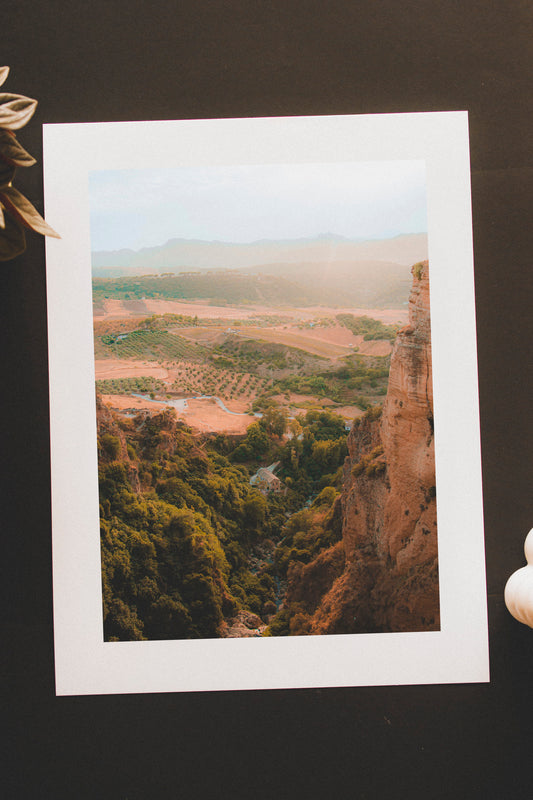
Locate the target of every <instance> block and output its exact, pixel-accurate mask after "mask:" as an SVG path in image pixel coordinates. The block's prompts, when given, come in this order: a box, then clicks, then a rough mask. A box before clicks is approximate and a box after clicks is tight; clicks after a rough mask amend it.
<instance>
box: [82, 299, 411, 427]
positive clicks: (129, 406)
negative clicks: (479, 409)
mask: <svg viewBox="0 0 533 800" xmlns="http://www.w3.org/2000/svg"><path fill="white" fill-rule="evenodd" d="M111 302H113V303H114V302H117V301H111ZM126 302H127V301H126ZM105 303H109V301H108V300H105ZM129 304H130V305H131V306H133V305H135V308H133V307H132V308H131V309H130V315H129V316H126V315H123V316H121V315H118V314H117V315H116V317H115V318H113V315H106V316H104V315H103V314H102V313H101V312H102V309H103V308H104V306H103V305H102V301H101V299H99V300H98V302H97V304H96V305H95V318H94V343H95V362H96V386H97V390H98V391H99V393H100V394H101V395H102V396H103V398H104V401H105V402H106V404H108V405H110V406H111V407H112V408H114V409H115V410H117V411H119V412H121V413H134V412H135V411H138V410H139V409H144V410H151V411H153V412H155V411H157V410H160V409H161V408H162V407H164V406H165V405H167V406H172V407H174V408H175V409H176V412H177V414H178V416H179V417H181V418H182V419H183V420H184V421H186V422H187V423H188V424H189V425H191V426H193V427H194V428H196V429H197V430H201V431H215V432H225V433H244V432H245V431H246V428H247V426H248V425H249V424H251V422H253V417H254V415H255V416H260V415H261V414H263V413H264V412H265V411H266V410H267V409H268V408H269V407H272V406H276V407H277V408H281V409H285V410H286V412H287V414H288V415H289V416H290V417H297V416H298V415H299V414H304V413H307V412H308V411H310V410H321V409H328V410H330V411H335V412H336V413H338V414H339V415H340V416H342V417H343V418H344V419H345V421H346V423H347V424H350V422H351V421H352V420H353V419H354V418H355V417H357V416H359V415H361V414H362V413H364V411H365V410H366V409H368V408H370V407H371V406H373V405H378V404H379V403H381V402H382V400H383V396H384V395H385V393H386V387H387V381H388V371H389V363H390V353H391V350H392V346H393V340H394V337H395V334H396V331H397V330H398V327H399V324H400V323H401V322H402V321H403V320H402V312H401V311H398V310H393V311H392V312H391V314H390V315H387V312H386V310H381V312H380V316H381V319H376V318H373V317H369V316H368V314H365V315H363V314H358V313H353V312H357V310H356V309H352V311H348V310H346V309H343V310H339V309H324V308H320V309H319V312H320V313H315V314H314V315H312V314H310V313H309V310H308V309H291V310H289V309H285V310H284V311H283V313H281V312H280V313H278V312H276V311H275V309H270V310H269V309H265V307H263V306H255V307H250V308H246V309H243V308H242V307H238V308H237V307H235V308H231V307H228V308H226V309H224V311H225V313H226V314H228V316H226V317H221V316H220V315H219V314H218V309H216V310H215V313H214V314H213V316H209V314H210V312H211V311H212V310H214V309H211V308H210V307H209V306H205V305H203V306H201V307H199V306H195V305H194V304H191V303H187V304H183V307H182V308H181V309H180V308H178V307H174V308H173V310H172V312H170V311H168V310H167V311H165V313H163V314H153V313H144V314H143V313H142V311H143V309H142V308H141V301H138V300H131V301H129ZM175 305H176V306H178V305H179V304H177V303H176V304H175ZM185 306H186V307H185ZM180 311H181V312H182V313H178V312H180ZM191 311H197V312H200V313H194V314H192V313H191ZM333 311H336V312H337V313H335V314H334V313H333ZM231 312H232V315H230V314H231ZM392 315H393V318H395V319H397V320H398V322H397V324H396V325H394V324H392V323H391V322H390V319H391V316H392Z"/></svg>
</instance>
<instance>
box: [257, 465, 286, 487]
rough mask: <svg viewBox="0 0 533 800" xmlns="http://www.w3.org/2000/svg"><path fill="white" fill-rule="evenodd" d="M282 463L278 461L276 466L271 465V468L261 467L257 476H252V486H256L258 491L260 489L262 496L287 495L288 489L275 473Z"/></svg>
mask: <svg viewBox="0 0 533 800" xmlns="http://www.w3.org/2000/svg"><path fill="white" fill-rule="evenodd" d="M279 464H280V462H279V461H276V463H275V464H271V465H270V466H269V467H260V469H258V470H257V472H256V473H255V475H252V477H251V478H250V486H255V488H256V489H259V491H260V492H261V494H265V495H266V494H271V493H274V494H286V492H287V487H286V486H285V484H284V483H283V481H281V480H280V479H279V478H278V477H277V476H276V475H274V472H275V471H276V469H277V468H278V467H279Z"/></svg>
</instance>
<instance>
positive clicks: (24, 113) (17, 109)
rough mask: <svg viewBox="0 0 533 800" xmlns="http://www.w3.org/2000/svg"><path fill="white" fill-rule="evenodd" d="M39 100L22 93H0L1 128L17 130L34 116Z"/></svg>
mask: <svg viewBox="0 0 533 800" xmlns="http://www.w3.org/2000/svg"><path fill="white" fill-rule="evenodd" d="M36 108H37V100H32V99H31V97H24V95H22V94H8V93H5V92H3V93H1V94H0V128H7V129H8V130H10V131H16V130H18V129H19V128H22V127H24V125H25V124H26V123H27V122H28V121H29V120H30V119H31V118H32V117H33V115H34V113H35V109H36Z"/></svg>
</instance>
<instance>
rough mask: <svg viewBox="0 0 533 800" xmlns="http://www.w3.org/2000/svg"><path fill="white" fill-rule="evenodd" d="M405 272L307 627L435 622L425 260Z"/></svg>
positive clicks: (423, 626)
mask: <svg viewBox="0 0 533 800" xmlns="http://www.w3.org/2000/svg"><path fill="white" fill-rule="evenodd" d="M412 274H413V286H412V290H411V295H410V300H409V324H408V325H407V326H405V327H404V328H403V329H402V330H401V331H400V332H399V334H398V337H397V339H396V342H395V345H394V350H393V353H392V357H391V369H390V378H389V388H388V393H387V397H386V401H385V403H384V406H383V410H382V413H381V415H380V416H378V415H377V414H374V415H373V414H372V413H371V414H369V415H367V416H366V417H365V418H362V419H361V421H360V422H359V424H358V425H354V428H353V430H352V431H351V433H350V435H349V437H348V450H349V456H348V458H347V459H346V464H345V468H344V487H343V492H342V516H343V546H344V551H345V567H344V571H343V572H342V574H341V575H340V576H339V577H338V578H337V579H336V580H335V581H334V582H333V584H332V586H331V588H330V589H329V591H328V592H326V593H325V594H324V595H323V597H322V600H321V602H320V605H319V606H318V608H317V609H316V611H315V612H314V615H313V618H312V623H311V631H310V632H311V633H350V632H353V633H357V632H386V631H421V630H438V629H439V624H440V623H439V584H438V558H437V519H436V489H435V457H434V437H433V390H432V370H431V333H430V311H429V268H428V263H427V262H422V263H420V264H416V265H415V266H414V267H413V268H412ZM373 417H374V418H373Z"/></svg>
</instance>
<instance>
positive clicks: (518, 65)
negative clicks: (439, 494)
mask: <svg viewBox="0 0 533 800" xmlns="http://www.w3.org/2000/svg"><path fill="white" fill-rule="evenodd" d="M532 41H533V13H532V7H531V4H530V2H529V1H528V0H526V1H523V0H513V2H509V0H491V2H487V0H483V1H480V2H473V1H472V0H462V2H454V1H453V0H432V1H431V2H428V0H421V1H420V2H415V1H414V0H401V2H400V0H385V1H384V2H380V0H366V2H361V1H360V0H344V2H340V1H339V0H327V2H323V3H321V2H318V0H317V1H316V2H311V1H309V2H307V1H306V0H292V1H291V0H284V1H283V0H273V2H265V1H264V0H263V1H261V0H223V1H222V2H217V0H211V1H210V2H209V1H208V0H184V1H183V2H171V1H170V0H168V1H166V2H164V1H161V0H149V1H144V0H106V1H104V0H86V2H84V3H82V2H74V1H73V0H71V2H58V1H54V0H49V2H35V0H33V2H28V0H7V2H6V0H4V3H3V5H2V13H1V26H0V61H1V62H2V64H6V65H9V66H10V67H11V74H10V77H9V79H8V83H7V84H6V85H5V86H4V87H3V88H4V89H5V90H6V91H9V92H16V93H20V94H26V95H29V96H32V97H36V98H37V99H38V100H39V107H38V110H37V113H36V115H35V117H34V118H33V120H32V121H31V122H30V123H29V125H28V126H27V127H26V128H24V129H23V130H22V131H20V133H19V138H20V140H21V142H22V144H23V145H24V146H25V147H27V148H28V150H29V151H30V152H31V153H32V154H34V155H35V156H36V157H37V158H38V159H39V164H38V165H37V166H35V167H32V168H31V169H30V170H27V171H26V172H24V173H22V171H21V174H19V176H18V179H17V183H16V185H17V186H18V188H20V189H21V190H22V191H23V192H25V193H26V194H27V195H28V196H29V197H30V198H31V199H32V200H33V201H34V202H35V203H36V205H37V206H38V207H39V209H40V210H42V196H43V195H42V147H41V125H42V124H43V123H52V122H87V121H107V120H129V119H134V120H136V119H181V118H183V119H187V118H195V117H198V118H207V117H241V116H278V115H282V116H283V115H290V116H292V115H305V114H358V113H373V112H376V113H379V112H409V111H434V110H435V111H437V110H454V109H467V110H468V111H469V113H470V127H471V155H472V191H473V219H474V248H475V274H476V295H477V327H478V352H479V390H480V409H481V426H482V429H481V439H482V454H483V481H484V508H485V531H486V549H487V582H488V594H489V625H490V654H491V669H492V681H491V683H490V684H486V685H483V684H480V685H455V686H453V685H452V686H420V687H414V686H413V687H378V688H347V689H323V690H299V691H275V692H235V693H216V694H210V693H206V694H201V693H199V694H189V695H187V694H184V695H180V694H170V695H169V694H165V695H132V696H109V697H72V698H56V697H55V695H54V673H53V666H54V664H53V631H52V586H51V533H50V499H49V492H50V483H49V482H50V472H49V439H48V383H47V381H48V377H47V340H46V296H45V289H46V282H45V280H46V279H45V261H44V245H43V242H42V240H41V239H40V238H39V237H37V236H30V241H29V246H28V250H27V252H26V253H25V254H24V255H23V256H21V257H19V258H17V259H15V260H13V261H11V262H6V263H4V264H0V271H1V273H0V274H1V285H2V291H1V293H0V295H1V301H2V308H1V311H0V326H1V330H0V343H1V352H2V355H3V363H4V367H3V373H2V375H3V387H4V388H3V391H2V415H1V420H2V439H1V441H2V452H3V458H2V460H3V466H4V473H5V475H4V478H3V479H2V482H1V485H2V488H3V490H5V491H6V494H5V500H4V501H3V503H2V519H3V522H4V524H3V525H2V549H3V553H2V555H3V559H2V560H3V563H4V564H5V567H6V570H5V573H6V574H5V577H4V580H3V582H2V587H3V588H4V589H5V593H4V601H3V614H2V616H3V620H4V622H5V623H6V632H5V634H4V640H3V643H4V647H3V650H4V652H6V654H7V656H8V660H7V666H6V669H5V674H6V678H7V679H6V684H5V685H6V690H7V691H6V694H7V717H6V720H7V724H5V725H4V729H5V731H6V733H7V740H8V741H7V747H6V745H4V749H3V752H2V754H3V755H4V757H5V758H6V764H5V766H4V768H3V771H2V778H1V784H2V789H3V790H4V792H5V796H6V797H10V798H18V797H20V798H58V797H63V796H68V797H76V798H82V797H83V798H85V797H87V798H100V797H106V798H107V797H111V798H128V799H129V800H131V799H132V798H145V797H146V798H159V797H169V798H174V797H184V798H185V797H186V798H196V797H217V798H218V797H223V798H225V797H228V798H230V797H231V798H234V797H235V798H236V797H248V796H249V795H252V796H259V797H263V796H264V797H267V798H273V797H281V798H291V797H296V796H298V797H299V796H300V795H301V796H304V795H307V796H308V797H313V798H314V797H320V798H322V797H329V796H330V795H332V796H333V795H337V796H339V797H349V798H352V797H353V798H367V799H368V800H373V798H377V800H381V798H403V797H410V798H448V797H449V798H452V797H453V798H463V797H464V798H506V800H514V798H526V797H528V798H529V797H531V796H532V794H531V793H532V791H533V790H532V783H531V753H532V745H533V735H532V731H533V726H532V719H533V715H532V711H533V709H532V705H533V704H532V699H533V692H532V683H533V632H532V631H531V630H530V629H529V628H526V627H525V626H523V625H520V624H519V623H518V622H516V621H515V620H513V618H512V617H511V616H510V615H509V614H508V613H507V611H506V609H505V606H504V604H503V588H504V585H505V582H506V580H507V578H508V576H509V575H510V574H511V573H512V572H513V571H514V570H515V569H517V568H519V567H521V566H523V564H524V558H523V550H522V547H523V541H524V538H525V536H526V534H527V532H528V530H529V529H530V528H531V527H532V526H533V508H532V468H531V465H532V452H533V448H532V438H533V437H532V430H533V423H532V417H531V414H530V413H528V412H529V411H530V407H531V401H530V398H531V396H532V392H533V381H532V371H531V364H532V360H533V359H532V352H531V334H532V331H531V324H530V323H531V310H532V307H533V291H532V288H533V287H532V279H531V237H530V236H529V235H528V234H529V233H530V228H531V220H530V211H531V204H530V195H529V191H528V190H529V188H530V179H531V174H532V169H531V167H532V165H531V161H529V163H528V158H529V159H530V158H531V151H532V150H531V145H532V140H531V133H530V126H531V123H532V116H531V111H532V109H531V95H532V86H531V81H530V76H531V74H532V66H533V65H532V45H531V42H532ZM0 91H1V90H0ZM450 324H453V320H451V321H450ZM450 390H451V391H456V396H457V413H458V414H459V413H461V390H460V387H457V388H456V389H455V388H454V387H450ZM73 468H75V465H73ZM464 535H465V536H467V535H468V530H467V529H466V528H465V531H464Z"/></svg>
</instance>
